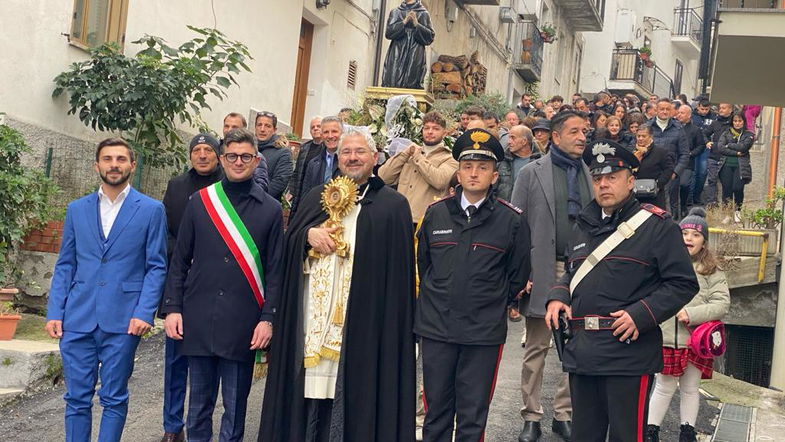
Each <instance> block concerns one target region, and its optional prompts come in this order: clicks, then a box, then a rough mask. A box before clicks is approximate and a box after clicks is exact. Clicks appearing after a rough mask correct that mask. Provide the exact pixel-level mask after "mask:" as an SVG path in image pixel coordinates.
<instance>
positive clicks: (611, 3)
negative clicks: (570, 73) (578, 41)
mask: <svg viewBox="0 0 785 442" xmlns="http://www.w3.org/2000/svg"><path fill="white" fill-rule="evenodd" d="M702 5H703V2H702V1H695V0H693V1H691V2H690V7H692V8H695V9H696V11H697V12H698V14H699V15H701V14H702V11H703V8H702ZM679 6H680V1H679V0H658V1H646V2H642V1H637V0H607V4H606V6H605V27H604V29H603V31H602V32H587V33H583V35H584V38H585V39H586V45H585V53H584V58H583V64H582V67H581V92H584V93H587V94H592V93H596V92H598V91H600V90H602V89H605V88H606V85H607V83H606V81H607V79H608V77H609V75H610V68H611V54H612V51H613V49H614V48H615V47H616V46H615V42H616V40H617V37H618V36H620V35H624V34H629V33H628V32H622V31H621V30H620V29H619V28H620V27H623V25H624V24H625V23H624V21H620V20H619V15H618V12H617V11H629V13H630V14H632V15H633V16H634V18H635V20H634V23H635V24H634V29H633V32H632V40H631V43H632V46H633V48H639V47H641V46H643V42H644V37H648V38H649V39H650V40H651V48H652V58H653V59H654V61H655V62H656V63H657V65H658V66H659V67H660V68H661V69H662V70H663V71H664V72H665V73H666V74H668V76H669V77H671V79H673V78H674V76H675V69H676V59H678V60H680V61H681V62H682V64H683V65H684V73H683V75H682V86H681V91H682V93H685V94H687V96H688V98H690V99H692V98H693V97H695V96H696V95H697V94H699V93H700V82H699V81H698V64H699V58H700V55H699V54H698V53H697V52H694V51H686V52H685V51H683V50H681V49H680V48H678V47H676V46H675V45H674V44H673V43H672V42H671V29H673V27H674V9H675V8H677V7H679ZM644 17H654V18H656V19H658V20H660V21H661V22H662V23H663V24H664V28H663V29H658V30H654V29H653V28H652V26H649V25H645V24H644V21H643V19H644Z"/></svg>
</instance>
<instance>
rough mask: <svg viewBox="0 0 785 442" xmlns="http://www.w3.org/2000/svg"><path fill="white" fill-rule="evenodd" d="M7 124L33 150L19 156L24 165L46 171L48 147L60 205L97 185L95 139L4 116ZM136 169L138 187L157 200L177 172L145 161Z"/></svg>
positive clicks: (90, 191)
mask: <svg viewBox="0 0 785 442" xmlns="http://www.w3.org/2000/svg"><path fill="white" fill-rule="evenodd" d="M6 124H8V125H9V126H10V127H12V128H14V129H16V130H18V131H19V132H21V133H22V136H24V138H25V140H26V141H27V144H28V145H29V146H30V147H31V148H32V152H30V154H28V155H25V156H24V157H23V159H22V161H23V164H24V165H25V166H29V167H34V168H38V169H40V170H42V171H46V168H47V157H48V156H49V149H50V148H51V151H52V153H51V166H50V172H49V176H50V178H52V179H53V180H54V182H55V184H57V185H58V186H59V187H60V189H61V191H62V193H61V195H60V198H58V203H59V204H60V205H62V206H63V207H65V205H66V204H68V203H69V202H70V201H73V200H75V199H77V198H80V197H82V196H84V195H87V194H89V193H92V192H94V191H95V190H96V189H97V188H98V184H99V182H100V180H99V178H98V174H97V173H96V171H95V168H94V167H95V148H96V145H97V144H98V141H97V140H93V139H80V138H75V137H72V136H69V135H65V134H62V133H58V132H55V131H53V130H50V129H47V128H45V127H41V126H37V125H35V124H30V123H25V122H22V121H19V120H14V119H12V118H7V119H6ZM106 136H109V134H102V138H103V137H106ZM181 136H182V137H183V139H184V140H190V136H191V135H190V134H186V133H181ZM137 169H141V170H137V172H138V173H140V174H141V177H140V184H139V185H138V186H136V187H137V189H138V190H140V191H141V192H143V193H145V194H147V195H149V196H151V197H153V198H156V199H161V198H163V195H164V191H165V190H166V184H167V183H168V182H169V179H170V178H171V177H172V176H173V175H174V174H175V173H176V172H177V171H175V170H173V169H171V168H169V169H166V168H152V167H147V166H145V165H144V162H142V163H141V164H139V165H138V166H137Z"/></svg>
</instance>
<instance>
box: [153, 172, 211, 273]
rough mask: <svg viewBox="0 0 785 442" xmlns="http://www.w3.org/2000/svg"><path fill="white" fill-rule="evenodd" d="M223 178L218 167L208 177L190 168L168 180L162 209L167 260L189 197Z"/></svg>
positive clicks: (172, 248)
mask: <svg viewBox="0 0 785 442" xmlns="http://www.w3.org/2000/svg"><path fill="white" fill-rule="evenodd" d="M223 177H224V172H223V169H221V166H220V165H219V166H218V167H216V168H215V170H214V171H213V173H211V174H209V175H199V174H198V173H197V172H196V170H195V169H193V168H191V169H189V170H188V172H185V173H184V174H182V175H178V176H176V177H174V178H172V179H171V180H169V184H167V185H166V192H165V193H164V199H163V203H164V207H165V208H166V230H167V233H168V235H167V238H166V246H167V247H166V251H167V257H168V258H169V259H171V258H172V253H173V252H174V245H175V242H176V241H177V230H178V229H179V228H180V221H181V220H182V219H183V212H185V206H186V204H188V201H189V200H190V199H191V195H193V194H194V192H196V191H198V190H200V189H203V188H205V187H207V186H209V185H210V184H213V183H215V182H218V181H221V178H223Z"/></svg>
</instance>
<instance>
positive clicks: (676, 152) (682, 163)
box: [649, 98, 690, 213]
mask: <svg viewBox="0 0 785 442" xmlns="http://www.w3.org/2000/svg"><path fill="white" fill-rule="evenodd" d="M649 124H651V127H652V129H654V131H653V132H654V142H655V143H657V146H659V147H660V148H663V149H666V150H668V152H670V157H671V159H672V160H673V165H674V167H673V176H672V177H671V181H670V183H668V190H667V195H668V199H669V206H670V211H671V213H678V212H679V179H680V177H681V176H682V174H683V173H684V170H686V169H687V165H688V164H689V162H690V145H689V143H688V142H687V136H686V135H685V134H684V130H683V129H682V127H681V123H679V122H678V121H676V120H675V119H674V118H673V102H671V100H670V99H669V98H660V99H659V100H658V101H657V115H656V116H655V117H654V118H652V119H651V120H650V121H649ZM663 208H664V207H663Z"/></svg>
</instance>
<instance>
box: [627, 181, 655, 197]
mask: <svg viewBox="0 0 785 442" xmlns="http://www.w3.org/2000/svg"><path fill="white" fill-rule="evenodd" d="M633 191H634V192H635V196H636V197H638V198H656V197H657V193H658V192H659V191H660V188H659V186H657V180H654V179H643V180H635V189H633Z"/></svg>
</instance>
